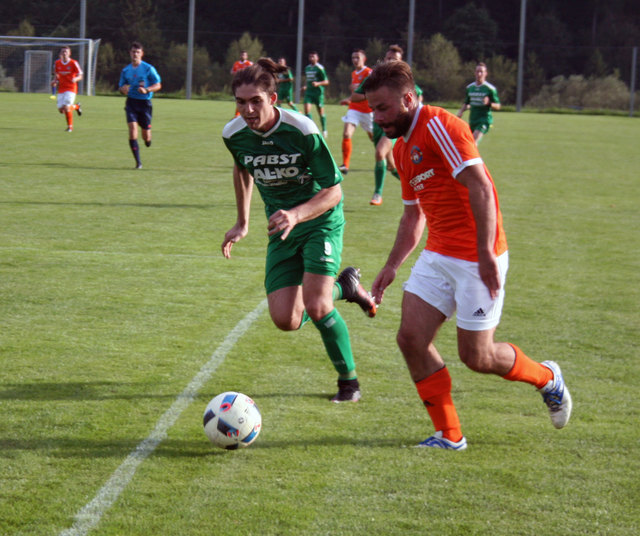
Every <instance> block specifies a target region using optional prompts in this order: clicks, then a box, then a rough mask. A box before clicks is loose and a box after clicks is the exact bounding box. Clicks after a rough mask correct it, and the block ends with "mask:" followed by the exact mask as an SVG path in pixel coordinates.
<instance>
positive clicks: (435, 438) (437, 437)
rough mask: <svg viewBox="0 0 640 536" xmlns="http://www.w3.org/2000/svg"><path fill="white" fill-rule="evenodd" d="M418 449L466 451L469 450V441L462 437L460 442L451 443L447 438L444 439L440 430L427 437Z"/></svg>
mask: <svg viewBox="0 0 640 536" xmlns="http://www.w3.org/2000/svg"><path fill="white" fill-rule="evenodd" d="M416 447H420V448H421V447H433V448H436V449H446V450H464V449H466V448H467V439H466V438H465V437H464V436H462V439H461V440H460V441H451V440H450V439H447V438H446V437H442V432H441V431H440V430H438V431H437V432H436V433H435V434H433V435H432V436H431V437H427V439H425V440H424V441H423V442H422V443H418V444H417V445H416Z"/></svg>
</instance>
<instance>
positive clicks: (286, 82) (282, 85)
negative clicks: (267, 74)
mask: <svg viewBox="0 0 640 536" xmlns="http://www.w3.org/2000/svg"><path fill="white" fill-rule="evenodd" d="M278 64H279V65H282V66H283V67H286V68H287V70H286V71H285V72H282V73H278V78H277V83H278V103H277V104H278V106H282V104H283V103H285V102H286V103H287V104H288V105H289V107H290V108H291V109H292V110H295V111H296V112H297V111H298V108H297V107H296V105H295V103H294V102H293V81H294V78H293V73H292V72H291V69H289V67H288V65H287V59H286V58H285V57H284V56H281V57H280V58H278Z"/></svg>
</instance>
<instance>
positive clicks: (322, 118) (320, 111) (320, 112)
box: [316, 105, 327, 138]
mask: <svg viewBox="0 0 640 536" xmlns="http://www.w3.org/2000/svg"><path fill="white" fill-rule="evenodd" d="M316 108H317V110H318V115H319V116H320V124H321V125H322V134H323V135H324V137H325V138H326V137H327V116H326V115H324V106H320V105H316Z"/></svg>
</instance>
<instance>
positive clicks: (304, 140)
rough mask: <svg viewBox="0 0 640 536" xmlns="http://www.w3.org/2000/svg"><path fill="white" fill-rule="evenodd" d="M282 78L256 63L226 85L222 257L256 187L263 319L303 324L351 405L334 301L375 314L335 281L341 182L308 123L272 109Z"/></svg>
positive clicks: (352, 287)
mask: <svg viewBox="0 0 640 536" xmlns="http://www.w3.org/2000/svg"><path fill="white" fill-rule="evenodd" d="M283 69H285V67H284V66H281V65H278V64H277V63H275V62H274V61H273V60H271V59H270V58H261V59H260V60H258V62H257V63H256V64H255V65H253V66H251V67H247V68H246V69H243V70H242V71H239V72H238V73H236V74H235V75H234V78H233V82H232V84H231V89H232V91H233V94H234V96H235V99H236V104H237V107H238V111H239V112H240V117H237V118H235V119H233V120H231V121H230V122H229V123H227V125H226V126H225V127H224V130H223V133H222V137H223V140H224V143H225V145H226V146H227V149H229V151H230V152H231V154H232V155H233V159H234V167H233V183H234V188H235V193H236V205H237V220H236V223H235V225H234V226H233V227H232V228H231V229H229V231H227V233H226V234H225V237H224V241H223V242H222V253H223V255H224V256H225V257H226V258H229V257H230V255H231V248H232V247H233V245H234V244H235V243H236V242H238V241H239V240H240V239H242V238H244V237H245V236H246V235H247V233H248V231H249V212H250V207H251V194H252V191H253V185H254V184H255V185H256V187H257V188H258V191H259V192H260V195H261V196H262V200H263V201H264V204H265V211H266V216H267V220H268V223H267V234H268V236H269V244H268V246H267V260H266V267H265V287H266V291H267V300H268V304H269V312H270V313H271V319H272V320H273V323H274V324H275V325H276V326H277V327H278V328H279V329H281V330H283V331H291V330H297V329H299V328H300V327H302V326H303V325H304V324H305V323H306V322H307V321H308V320H309V319H311V320H312V321H313V323H314V325H315V326H316V328H317V329H318V331H319V332H320V336H321V338H322V341H323V343H324V346H325V348H326V351H327V353H328V355H329V358H330V359H331V362H332V363H333V366H334V367H335V369H336V371H337V372H338V393H337V394H336V395H335V396H334V397H333V398H332V401H333V402H346V401H352V402H357V401H358V400H359V399H360V385H359V383H358V379H357V376H356V369H355V362H354V358H353V354H352V351H351V341H350V336H349V331H348V329H347V324H346V323H345V321H344V319H343V318H342V317H341V316H340V313H339V312H338V310H337V309H336V308H335V306H334V303H333V302H334V300H336V299H345V300H347V301H351V302H356V303H357V304H358V305H359V306H360V307H361V308H362V309H363V310H364V311H365V313H367V314H368V315H369V316H370V317H373V316H374V315H375V313H376V305H375V303H374V302H373V300H372V299H371V296H370V295H369V294H368V293H367V292H366V291H365V290H364V288H363V287H362V285H361V284H360V274H359V271H358V270H356V269H355V268H353V267H348V268H345V269H344V270H343V271H342V273H341V274H340V276H339V277H338V279H337V281H336V280H335V276H336V274H337V273H338V269H339V267H340V262H341V254H342V235H343V230H344V214H343V210H342V187H341V186H340V182H341V181H342V175H341V174H340V171H339V170H338V167H337V165H336V163H335V161H334V160H333V157H332V156H331V153H330V152H329V148H328V147H327V144H326V142H325V141H324V139H323V138H322V136H320V133H319V131H318V128H317V127H316V125H315V123H314V122H313V121H311V120H310V119H308V118H307V117H304V116H303V115H301V114H298V113H295V112H290V111H288V110H284V109H282V108H277V107H276V102H277V93H276V87H277V75H278V73H281V72H284V71H283Z"/></svg>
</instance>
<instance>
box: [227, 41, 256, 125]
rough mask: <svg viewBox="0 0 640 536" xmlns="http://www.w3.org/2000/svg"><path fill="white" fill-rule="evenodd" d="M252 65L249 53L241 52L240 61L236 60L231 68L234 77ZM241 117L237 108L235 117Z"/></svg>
mask: <svg viewBox="0 0 640 536" xmlns="http://www.w3.org/2000/svg"><path fill="white" fill-rule="evenodd" d="M250 65H253V62H252V61H250V60H249V54H248V53H247V51H246V50H241V51H240V59H239V60H236V61H235V62H233V66H232V67H231V74H232V75H234V74H236V73H237V72H238V71H241V70H242V69H246V68H247V67H249V66H250ZM239 115H240V112H239V111H238V108H237V107H236V113H235V115H234V117H238V116H239Z"/></svg>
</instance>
